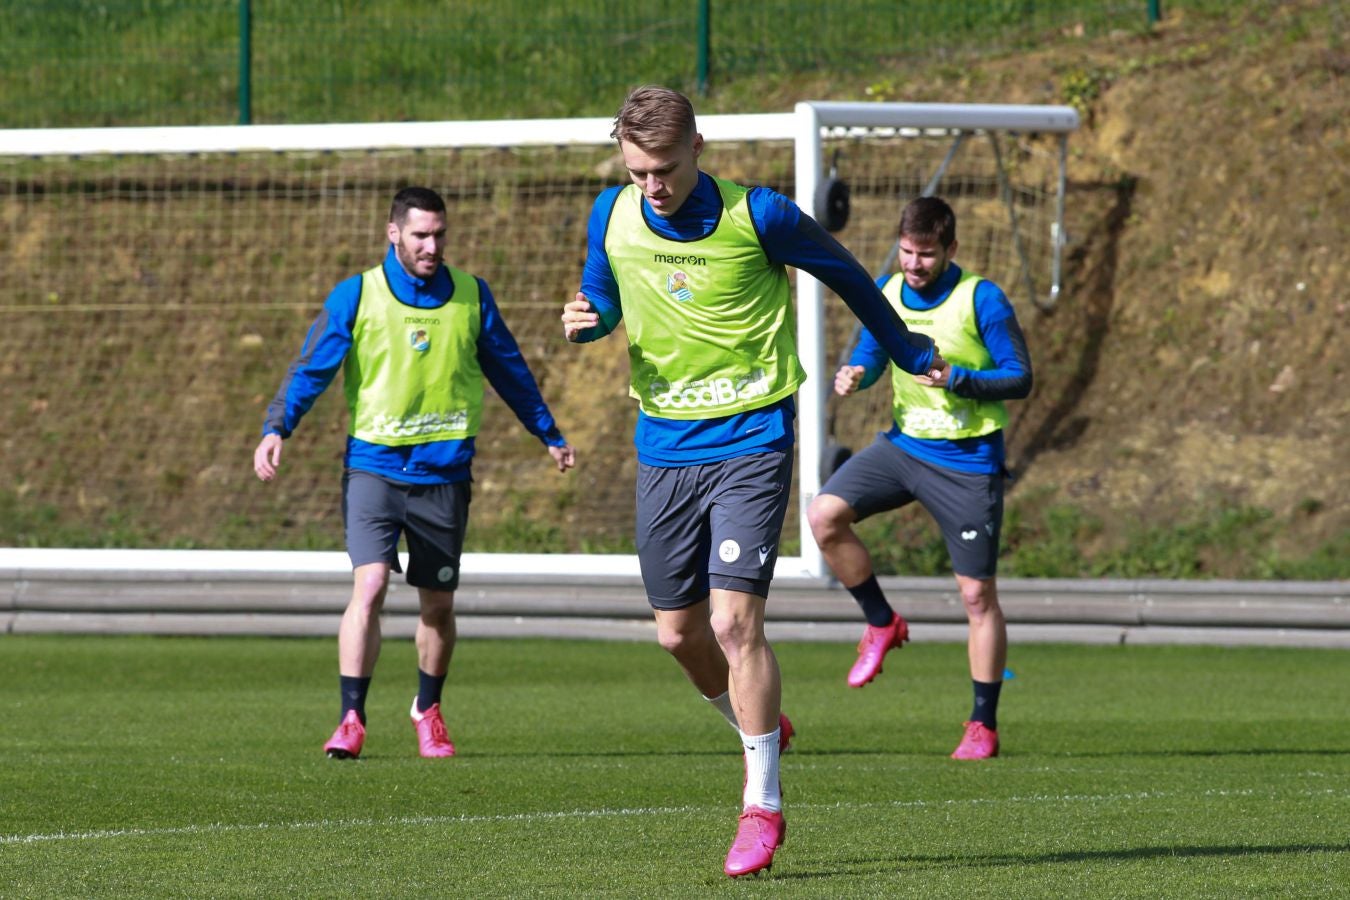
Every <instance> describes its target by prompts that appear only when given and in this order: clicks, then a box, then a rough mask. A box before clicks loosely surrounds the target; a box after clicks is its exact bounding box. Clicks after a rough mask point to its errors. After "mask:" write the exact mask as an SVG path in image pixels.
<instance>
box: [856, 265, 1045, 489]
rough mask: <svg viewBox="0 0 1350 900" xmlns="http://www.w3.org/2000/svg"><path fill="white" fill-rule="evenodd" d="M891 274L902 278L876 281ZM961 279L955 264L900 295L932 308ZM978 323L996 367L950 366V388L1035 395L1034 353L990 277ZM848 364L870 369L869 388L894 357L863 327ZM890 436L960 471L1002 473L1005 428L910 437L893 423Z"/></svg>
mask: <svg viewBox="0 0 1350 900" xmlns="http://www.w3.org/2000/svg"><path fill="white" fill-rule="evenodd" d="M892 277H894V278H902V277H903V276H901V275H898V274H897V275H894V276H892V275H884V276H882V277H881V278H879V279H877V286H878V287H882V286H885V284H886V282H887V281H889V280H890V279H891V278H892ZM960 280H961V268H960V267H959V266H957V265H956V264H955V263H953V264H952V265H950V266H948V267H947V271H946V272H943V273H942V275H941V277H939V278H938V279H937V281H935V282H933V283H932V284H931V285H929V286H928V287H926V288H924V289H923V290H922V291H916V290H914V289H913V288H911V287H910V286H909V285H908V284H902V285H901V287H900V296H901V299H902V300H903V302H904V304H905V306H906V307H908V308H910V309H914V310H925V309H932V308H934V307H935V306H937V305H938V304H939V303H941V302H942V301H943V300H946V299H947V295H949V294H950V293H951V292H952V288H954V287H956V283H957V282H958V281H960ZM975 321H976V324H977V326H978V328H979V330H980V339H981V340H982V341H984V345H985V347H987V348H988V349H989V355H990V356H991V357H992V358H993V363H994V364H993V368H990V369H979V370H976V369H965V368H962V367H960V366H952V371H951V378H950V381H949V382H948V386H947V390H949V391H951V392H952V393H953V394H956V395H957V396H960V397H970V398H972V399H977V400H1020V399H1022V398H1023V397H1026V396H1027V395H1028V394H1030V393H1031V378H1032V376H1031V355H1030V354H1029V353H1028V352H1027V342H1026V338H1025V337H1024V336H1023V335H1022V329H1021V327H1020V326H1019V325H1018V324H1017V316H1016V315H1015V314H1014V312H1013V308H1012V304H1011V303H1009V302H1008V298H1007V297H1006V296H1005V295H1004V293H1003V291H1002V289H1001V288H999V286H998V285H996V284H994V283H993V282H992V281H989V280H987V279H986V280H981V281H980V282H979V284H977V285H976V286H975ZM849 365H851V366H862V367H863V368H864V369H865V370H866V371H865V372H864V373H863V379H862V382H861V384H860V388H867V387H871V386H872V385H873V384H874V383H875V382H876V381H877V380H878V379H879V378H880V377H881V376H882V375H884V374H885V373H886V372H887V370H888V369H889V368H890V359H889V357H887V355H886V351H885V350H884V349H883V348H882V346H881V344H880V343H878V342H877V340H876V339H875V338H874V337H873V336H872V335H871V333H870V332H868V331H867V329H866V328H865V327H864V328H863V329H862V330H861V332H860V334H859V338H858V343H857V346H856V347H854V349H853V353H852V354H851V355H850V357H849ZM886 437H887V438H889V439H890V441H891V442H892V443H893V444H895V445H896V446H897V447H899V448H900V449H901V450H904V451H905V452H906V453H909V454H910V455H912V456H916V457H918V458H919V459H922V460H925V461H926V462H930V463H933V464H934V465H939V466H946V467H947V468H950V469H957V470H959V471H962V472H978V473H987V474H997V473H998V472H1001V471H1003V462H1004V445H1003V431H1002V430H1001V429H1000V430H999V431H995V432H993V433H992V434H986V435H982V436H980V437H973V438H961V439H959V440H945V439H932V438H916V437H910V436H909V435H907V434H903V433H902V432H901V431H900V427H899V426H898V425H896V424H894V423H892V424H891V429H890V431H888V432H886Z"/></svg>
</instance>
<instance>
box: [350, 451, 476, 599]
mask: <svg viewBox="0 0 1350 900" xmlns="http://www.w3.org/2000/svg"><path fill="white" fill-rule="evenodd" d="M472 491H473V488H472V482H470V481H459V482H455V483H454V484H406V483H404V482H399V481H390V480H389V479H387V478H381V477H380V476H378V475H372V474H371V473H369V472H359V471H356V470H353V469H348V470H347V471H346V472H345V473H344V474H343V478H342V521H343V524H344V526H345V528H346V532H347V555H348V556H349V557H351V561H352V567H353V568H355V567H357V566H364V565H367V564H369V563H377V562H378V563H388V564H389V565H390V566H391V567H392V568H393V570H394V571H395V572H398V571H401V569H400V567H399V562H398V539H399V535H400V534H402V535H403V536H404V537H405V538H406V539H407V542H408V574H407V579H408V584H410V585H412V586H413V587H421V588H429V589H431V590H436V591H453V590H454V589H455V588H457V587H458V586H459V557H460V553H461V551H462V550H463V548H464V530H465V528H466V527H467V525H468V522H469V500H470V499H471V496H472Z"/></svg>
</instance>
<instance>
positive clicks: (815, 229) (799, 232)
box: [577, 172, 933, 467]
mask: <svg viewBox="0 0 1350 900" xmlns="http://www.w3.org/2000/svg"><path fill="white" fill-rule="evenodd" d="M621 190H622V187H613V188H608V189H606V190H605V191H603V192H602V193H601V194H600V196H599V197H597V198H596V201H595V205H594V206H593V207H592V208H591V217H590V221H589V223H588V226H587V243H588V246H587V252H586V265H585V268H584V269H583V271H582V277H581V292H582V293H583V294H585V295H586V299H587V300H589V301H590V303H591V307H592V308H593V309H594V310H595V311H596V312H597V313H598V314H599V316H600V324H599V325H597V326H596V327H595V328H591V329H588V330H586V331H583V332H582V333H581V334H580V335H578V337H577V339H578V340H579V341H592V340H596V339H597V338H600V337H603V336H605V335H607V334H609V333H610V332H611V331H613V330H614V328H615V327H616V326H617V325H618V323H619V320H620V319H621V318H622V317H623V306H622V303H621V298H620V297H619V286H618V281H617V279H616V278H615V276H614V270H613V269H612V268H611V266H610V261H609V255H608V254H607V253H606V252H605V231H606V229H607V227H608V224H609V219H610V215H611V213H612V212H613V209H614V203H615V201H616V200H617V199H618V196H619V192H620V191H621ZM749 208H750V218H751V221H753V222H754V226H755V230H756V232H757V233H758V235H759V241H760V244H761V246H762V247H763V248H764V252H765V254H766V256H767V257H768V259H769V261H770V262H771V263H775V264H779V265H785V266H793V267H794V268H798V269H802V270H803V271H806V272H810V273H811V274H812V275H814V276H815V277H816V278H817V279H819V280H820V281H821V282H822V283H823V284H825V285H826V286H828V287H829V288H831V289H832V290H833V291H834V292H835V293H837V294H838V295H839V296H840V297H842V298H843V299H844V302H845V303H846V304H847V305H848V307H849V309H851V310H852V311H853V313H854V315H855V316H857V317H858V319H859V320H860V321H861V322H863V323H864V324H865V325H866V327H867V328H868V330H869V332H870V333H871V334H874V335H876V336H877V340H878V346H882V347H884V348H885V349H884V351H883V352H884V353H885V354H887V355H888V358H889V359H893V360H895V361H896V364H897V365H899V366H901V367H902V368H904V369H906V370H907V371H913V372H922V371H925V370H926V369H927V368H928V367H929V364H930V363H931V362H932V359H933V342H932V341H931V340H930V339H928V338H927V337H925V336H924V335H921V334H917V333H915V332H911V331H909V330H908V329H907V328H906V327H905V324H904V322H903V321H901V319H900V317H899V316H897V315H896V313H895V310H893V309H892V308H891V305H890V304H889V303H888V302H887V301H886V298H885V297H884V296H882V294H881V291H880V290H879V289H878V288H877V286H876V284H875V282H873V280H872V276H871V275H870V274H869V273H868V272H867V270H866V269H864V268H863V267H862V264H861V263H859V262H858V261H857V260H856V259H855V258H854V257H853V254H851V253H849V252H848V250H846V249H845V248H844V247H843V246H842V245H841V244H840V243H839V242H838V241H836V240H835V239H834V238H833V237H832V236H831V235H830V234H829V233H828V232H826V231H825V229H824V228H822V227H820V225H819V224H818V223H817V222H816V221H815V220H814V219H812V218H811V217H810V216H807V215H805V214H803V213H802V211H801V209H800V208H799V207H798V206H797V204H795V203H793V202H792V201H791V200H789V199H788V198H787V197H784V196H783V195H782V194H779V193H777V192H776V191H773V190H770V189H769V188H765V187H755V188H751V190H750V193H749ZM722 212H723V209H722V195H721V193H720V192H719V191H718V190H717V184H716V182H715V181H713V179H712V178H711V177H710V176H709V175H708V174H707V173H705V172H700V173H699V179H698V184H697V186H695V188H694V191H693V193H691V194H690V195H689V198H688V199H687V200H685V201H684V203H683V204H681V206H680V208H679V209H678V210H677V211H676V212H675V214H674V215H672V216H670V217H669V218H664V217H662V216H658V215H656V214H655V213H653V212H652V211H651V209H650V208H649V207H648V205H647V202H646V200H643V202H642V215H643V219H644V220H645V221H646V223H647V226H648V227H649V228H651V229H652V231H653V232H655V233H656V234H658V235H661V236H662V237H666V238H669V239H671V240H675V241H686V242H687V241H694V240H699V239H701V238H704V237H707V236H708V235H709V234H711V233H712V231H713V229H715V228H716V227H717V223H718V221H719V219H720V218H721V216H722ZM795 415H796V405H795V403H794V401H793V399H792V398H791V397H788V398H786V399H784V400H780V401H778V402H777V403H774V404H771V405H769V406H765V407H761V408H759V409H755V410H751V411H749V412H744V413H736V414H733V415H730V416H721V417H717V418H710V419H662V418H658V417H656V416H648V415H647V414H646V413H644V412H642V411H641V410H639V411H638V422H637V427H636V428H635V429H634V432H633V443H634V444H635V445H636V447H637V454H638V459H639V460H640V461H641V462H643V463H645V464H647V465H653V466H662V467H674V466H690V465H698V464H700V463H709V462H718V461H720V460H724V459H731V458H733V457H736V456H744V455H747V454H750V453H760V452H764V451H766V450H781V449H785V448H787V447H790V446H792V442H793V440H794V434H793V426H792V420H793V418H794V417H795Z"/></svg>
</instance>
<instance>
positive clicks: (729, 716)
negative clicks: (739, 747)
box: [703, 691, 741, 732]
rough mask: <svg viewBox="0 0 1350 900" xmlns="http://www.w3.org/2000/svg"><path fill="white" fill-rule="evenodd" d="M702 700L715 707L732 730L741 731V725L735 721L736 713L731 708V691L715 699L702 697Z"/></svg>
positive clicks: (724, 692)
mask: <svg viewBox="0 0 1350 900" xmlns="http://www.w3.org/2000/svg"><path fill="white" fill-rule="evenodd" d="M703 699H704V700H707V701H708V702H709V703H711V704H712V705H713V706H715V707H717V711H718V712H720V713H721V714H722V715H723V717H724V718H726V720H727V722H729V723H730V724H731V727H732V728H735V729H736V731H737V732H739V731H740V730H741V723H740V722H737V721H736V711H735V710H734V709H732V708H731V691H723V692H722V693H721V694H719V695H718V696H716V697H704V698H703Z"/></svg>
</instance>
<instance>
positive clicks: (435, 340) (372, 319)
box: [344, 266, 483, 447]
mask: <svg viewBox="0 0 1350 900" xmlns="http://www.w3.org/2000/svg"><path fill="white" fill-rule="evenodd" d="M447 268H449V269H450V277H451V278H452V279H453V280H454V285H455V287H454V291H453V292H452V293H451V295H450V299H449V300H448V301H447V302H446V303H445V304H444V305H442V306H439V307H437V308H435V309H420V308H418V307H416V306H409V305H407V304H406V303H401V302H400V301H399V299H398V298H397V297H395V296H394V292H393V291H392V290H391V289H390V287H389V282H388V280H387V279H386V278H385V275H384V269H383V267H381V266H376V267H375V268H373V269H370V270H368V271H366V272H364V273H362V275H361V301H360V303H359V304H358V305H357V310H356V322H355V324H354V325H353V326H352V348H351V350H350V351H348V353H347V362H346V367H345V369H344V375H345V378H344V382H345V388H346V393H347V408H348V410H349V411H350V413H351V415H350V416H349V417H348V421H349V423H350V424H349V432H350V433H351V435H352V436H353V437H357V438H360V439H361V440H363V441H369V442H370V443H373V444H385V445H388V446H394V447H398V446H405V445H408V444H426V443H430V442H432V441H444V440H452V439H463V438H467V437H472V436H473V435H475V434H477V433H478V426H479V423H480V422H481V421H482V418H483V370H482V369H481V368H480V367H479V365H478V352H477V344H478V332H479V330H480V329H481V327H482V312H481V310H480V309H479V305H478V303H479V296H478V280H477V279H476V278H474V277H473V276H472V275H469V274H468V273H466V272H461V271H459V270H458V269H455V268H451V267H449V266H447Z"/></svg>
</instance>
